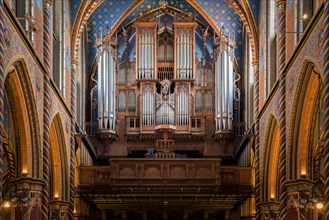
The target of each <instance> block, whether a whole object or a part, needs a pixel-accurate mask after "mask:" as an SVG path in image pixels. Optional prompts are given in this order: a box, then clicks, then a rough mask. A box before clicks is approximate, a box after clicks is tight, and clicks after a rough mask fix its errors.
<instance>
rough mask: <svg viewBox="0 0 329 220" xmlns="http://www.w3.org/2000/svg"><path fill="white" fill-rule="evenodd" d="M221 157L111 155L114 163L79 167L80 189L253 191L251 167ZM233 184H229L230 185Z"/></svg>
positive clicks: (193, 191) (97, 190)
mask: <svg viewBox="0 0 329 220" xmlns="http://www.w3.org/2000/svg"><path fill="white" fill-rule="evenodd" d="M220 163H221V160H220V159H195V158H194V159H181V158H179V159H177V158H165V159H164V158H145V159H131V158H129V159H128V158H118V159H110V164H111V165H110V166H94V167H79V173H80V175H79V187H78V190H79V191H80V192H90V191H93V192H98V193H132V192H134V193H137V192H138V193H155V192H164V191H166V192H168V193H175V192H179V193H195V192H197V193H213V194H236V193H251V190H252V187H251V168H250V167H234V166H222V167H220ZM228 186H229V187H228Z"/></svg>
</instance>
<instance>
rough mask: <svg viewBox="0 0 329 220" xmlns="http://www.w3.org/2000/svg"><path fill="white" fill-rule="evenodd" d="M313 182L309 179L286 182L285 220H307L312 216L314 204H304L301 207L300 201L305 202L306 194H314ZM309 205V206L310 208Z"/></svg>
mask: <svg viewBox="0 0 329 220" xmlns="http://www.w3.org/2000/svg"><path fill="white" fill-rule="evenodd" d="M315 186H316V185H315V182H313V181H312V180H309V179H306V178H305V179H297V180H290V181H287V182H286V192H287V203H286V205H287V219H300V220H307V219H309V218H308V217H309V216H311V215H312V214H313V207H311V206H314V205H315V204H314V203H313V202H312V201H311V204H309V203H308V204H306V205H305V207H302V206H300V205H302V204H301V203H300V202H301V200H302V199H305V200H307V197H308V196H307V194H309V195H311V194H312V193H313V192H314V188H315ZM310 205H311V206H310Z"/></svg>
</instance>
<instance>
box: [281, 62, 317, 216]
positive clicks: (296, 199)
mask: <svg viewBox="0 0 329 220" xmlns="http://www.w3.org/2000/svg"><path fill="white" fill-rule="evenodd" d="M322 87H323V81H322V74H321V71H320V68H319V67H318V65H317V64H316V63H314V62H312V61H310V60H306V61H305V62H304V65H303V66H302V69H301V72H300V77H299V80H298V83H297V88H296V92H295V96H294V102H293V109H292V115H291V125H290V126H291V129H290V133H289V137H290V139H289V144H288V151H287V152H288V155H287V158H288V160H287V168H288V170H289V172H288V173H289V175H290V180H288V182H287V186H289V187H288V188H290V191H288V194H289V195H290V196H289V204H290V205H289V208H288V217H290V218H293V217H296V216H297V215H298V216H299V217H300V218H302V219H304V218H307V219H314V218H315V215H317V214H318V211H317V209H316V208H315V207H316V202H315V201H313V199H310V198H313V197H314V196H316V197H317V198H318V197H322V196H321V195H323V192H322V193H321V192H320V191H319V189H320V188H321V185H322V184H321V179H320V177H319V176H320V161H321V154H322V150H323V145H322V140H321V135H322V134H323V130H322V127H323V126H322V125H323V121H322V117H323V110H322V107H321V103H322ZM289 160H290V161H289ZM292 187H295V190H292V189H293V188H292ZM301 201H304V203H305V205H302V206H301V205H300V204H301V203H300V202H301ZM297 213H298V214H297Z"/></svg>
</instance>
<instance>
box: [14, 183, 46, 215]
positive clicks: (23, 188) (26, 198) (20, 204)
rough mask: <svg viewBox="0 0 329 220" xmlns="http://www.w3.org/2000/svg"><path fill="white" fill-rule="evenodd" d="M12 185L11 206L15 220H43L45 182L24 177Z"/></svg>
mask: <svg viewBox="0 0 329 220" xmlns="http://www.w3.org/2000/svg"><path fill="white" fill-rule="evenodd" d="M12 183H13V190H12V194H11V196H12V200H11V203H12V204H11V205H12V207H13V209H14V210H13V212H14V213H15V219H34V220H39V219H42V218H43V215H41V214H42V208H43V204H42V202H41V201H43V200H42V198H43V193H42V191H43V181H41V180H36V179H32V178H30V177H22V178H19V179H16V180H15V181H13V182H12ZM14 198H15V199H14ZM47 219H48V217H47Z"/></svg>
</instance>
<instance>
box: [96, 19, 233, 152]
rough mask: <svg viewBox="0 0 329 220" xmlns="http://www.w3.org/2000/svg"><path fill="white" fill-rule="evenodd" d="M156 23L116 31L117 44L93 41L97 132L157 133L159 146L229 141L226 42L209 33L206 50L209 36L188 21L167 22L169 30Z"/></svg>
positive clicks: (229, 55) (130, 136) (229, 49)
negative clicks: (210, 139)
mask: <svg viewBox="0 0 329 220" xmlns="http://www.w3.org/2000/svg"><path fill="white" fill-rule="evenodd" d="M170 16H172V15H170ZM173 17H174V16H173ZM157 19H158V18H157ZM157 19H154V17H153V19H152V18H151V17H149V18H147V19H146V18H145V19H141V20H138V21H135V22H134V23H132V24H129V25H127V26H126V27H124V29H123V31H122V32H123V33H120V31H119V33H118V38H119V40H118V39H117V38H116V39H115V40H114V39H112V37H110V36H108V35H109V34H107V35H106V36H105V37H104V39H101V41H99V43H98V44H97V47H98V85H97V86H98V87H97V89H98V90H97V91H98V132H103V131H105V130H107V131H113V132H112V134H117V135H119V136H120V134H121V135H122V134H124V135H125V137H126V140H136V138H137V137H138V138H139V139H138V138H137V140H141V139H143V140H144V139H145V140H154V139H156V140H157V139H158V138H159V137H160V136H159V135H160V134H162V135H164V134H165V135H164V136H162V138H163V140H164V141H167V140H169V139H174V140H175V138H176V139H179V140H191V139H192V138H195V140H198V141H200V140H203V141H204V140H206V136H208V137H211V136H213V137H214V140H215V141H220V140H223V139H225V140H229V139H230V138H231V137H232V134H233V131H234V128H233V126H234V124H233V118H234V114H233V111H234V108H233V104H234V98H235V97H234V88H235V81H234V80H235V79H234V74H235V73H234V70H233V60H234V53H233V50H234V47H235V45H234V42H233V39H231V38H228V37H226V36H224V34H222V35H220V36H219V37H217V38H216V37H215V36H214V41H213V45H211V41H210V39H209V38H208V37H210V36H209V35H211V37H212V36H213V35H214V34H213V33H210V32H211V30H209V31H208V28H207V27H205V26H202V24H199V25H198V24H197V22H196V21H195V20H193V19H194V18H192V17H191V18H188V19H186V15H184V16H182V17H180V18H179V19H176V18H174V19H172V20H171V21H169V25H167V22H168V19H167V20H165V19H163V21H162V22H160V18H159V22H155V20H157ZM170 22H171V23H170ZM209 33H210V34H209ZM120 37H124V39H123V38H120ZM197 37H200V39H199V40H198V41H196V38H197ZM120 39H121V41H120ZM132 39H133V40H134V41H131V40H132ZM207 39H208V41H207ZM118 42H119V43H118ZM120 42H123V43H122V46H124V47H125V48H121V47H120ZM196 42H198V43H200V42H201V44H202V45H196ZM206 44H208V45H206ZM209 44H210V45H209ZM209 48H210V49H209ZM117 50H119V51H120V53H121V54H122V57H121V58H120V55H121V54H120V53H119V52H118V51H117ZM209 50H210V51H209ZM197 53H198V54H199V55H201V56H202V58H201V59H200V56H198V57H197ZM117 54H118V55H117ZM130 54H132V55H133V56H132V57H131V56H130ZM206 55H207V56H206ZM117 63H118V65H117ZM117 68H118V70H117ZM116 74H118V76H117V77H116ZM116 103H117V104H116ZM214 119H215V123H214ZM123 128H124V129H123ZM123 132H124V133H123ZM110 133H111V132H110ZM101 134H103V133H101ZM106 135H107V133H106ZM103 136H104V135H103ZM106 137H108V136H106ZM121 140H122V139H121ZM207 143H208V142H207ZM221 143H223V142H221ZM121 144H122V142H121ZM223 145H225V144H222V146H223Z"/></svg>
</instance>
